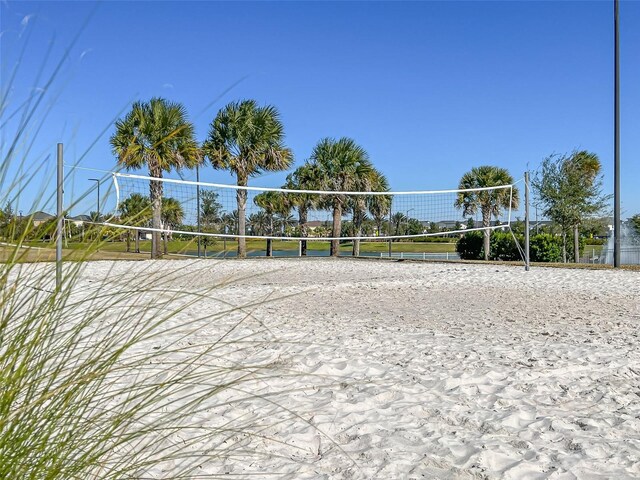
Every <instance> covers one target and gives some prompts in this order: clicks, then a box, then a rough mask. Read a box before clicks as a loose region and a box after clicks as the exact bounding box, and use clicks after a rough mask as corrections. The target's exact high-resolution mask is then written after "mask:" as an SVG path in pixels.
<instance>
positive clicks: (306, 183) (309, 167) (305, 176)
mask: <svg viewBox="0 0 640 480" xmlns="http://www.w3.org/2000/svg"><path fill="white" fill-rule="evenodd" d="M319 185H320V169H319V168H318V166H317V165H316V164H312V163H309V162H305V163H304V165H301V166H300V167H298V168H297V169H296V170H295V171H294V172H293V173H290V174H289V175H288V176H287V181H286V183H285V184H284V188H287V189H291V190H317V189H318V188H319ZM287 197H288V199H289V202H290V203H291V205H292V206H293V207H295V208H297V209H298V224H299V225H300V236H301V237H307V236H309V230H308V225H307V222H308V215H309V210H311V209H313V208H315V207H316V206H317V204H318V195H314V194H309V193H289V194H287ZM300 250H301V254H302V256H306V255H307V241H306V240H302V242H301V249H300Z"/></svg>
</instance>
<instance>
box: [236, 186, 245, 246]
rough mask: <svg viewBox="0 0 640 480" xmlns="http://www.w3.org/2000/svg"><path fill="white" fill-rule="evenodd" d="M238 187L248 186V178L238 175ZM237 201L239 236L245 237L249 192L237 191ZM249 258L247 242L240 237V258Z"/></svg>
mask: <svg viewBox="0 0 640 480" xmlns="http://www.w3.org/2000/svg"><path fill="white" fill-rule="evenodd" d="M238 185H239V186H242V187H246V186H247V178H246V177H245V176H242V175H240V174H238ZM236 200H237V201H238V235H244V234H245V231H246V218H245V213H246V208H247V191H246V190H243V189H240V188H239V189H238V190H236ZM246 257H247V242H246V239H245V238H244V237H238V258H246Z"/></svg>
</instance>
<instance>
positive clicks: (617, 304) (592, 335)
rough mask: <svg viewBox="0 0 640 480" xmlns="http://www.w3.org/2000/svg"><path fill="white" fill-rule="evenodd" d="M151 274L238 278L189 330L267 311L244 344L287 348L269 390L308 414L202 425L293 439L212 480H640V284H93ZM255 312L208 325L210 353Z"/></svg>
mask: <svg viewBox="0 0 640 480" xmlns="http://www.w3.org/2000/svg"><path fill="white" fill-rule="evenodd" d="M147 269H148V270H151V271H167V272H169V271H174V272H175V271H176V270H178V271H179V275H176V276H175V277H171V276H166V275H165V276H164V278H165V279H167V278H169V279H170V280H169V282H170V284H171V285H172V286H173V287H175V288H179V289H189V288H191V289H193V288H196V287H198V286H203V285H214V284H216V283H218V282H220V281H221V280H222V279H228V278H230V277H234V278H235V280H234V281H233V282H231V283H229V284H228V285H226V286H222V287H219V288H217V289H215V290H214V295H211V296H210V297H209V298H208V299H203V300H202V301H199V302H198V303H197V304H195V305H193V306H191V307H189V308H188V309H187V310H185V311H184V312H183V313H181V314H180V315H179V316H178V317H176V319H175V322H178V323H179V322H180V319H186V318H192V317H194V316H201V315H206V314H209V313H215V312H217V311H220V310H221V309H223V308H225V305H224V303H223V302H229V303H231V304H233V305H237V306H246V305H248V304H251V303H255V302H256V301H258V302H262V303H259V304H258V305H257V306H252V307H250V308H248V310H250V311H251V313H252V316H251V318H248V319H247V320H246V321H245V322H244V324H243V325H242V326H241V328H239V329H238V330H237V331H236V332H235V333H234V335H241V334H251V333H252V332H258V333H255V334H256V335H259V336H261V338H265V339H267V340H269V339H277V341H276V342H272V343H271V344H270V345H269V346H268V347H266V348H264V347H262V349H261V350H260V351H257V350H256V351H254V352H253V355H254V356H256V357H260V358H261V359H262V360H265V359H271V360H275V361H276V362H277V366H276V367H274V368H275V369H276V370H275V373H277V376H275V377H274V378H272V379H271V380H269V381H268V382H267V383H260V384H259V385H258V386H256V387H255V388H256V389H258V390H257V392H259V393H261V394H265V393H268V392H274V397H273V399H274V401H276V402H278V403H280V404H284V406H286V407H287V408H288V409H291V410H292V411H293V412H295V414H296V415H297V416H294V415H292V414H291V413H290V412H287V411H286V410H283V409H281V408H279V407H277V406H274V405H272V404H269V403H267V402H261V401H253V402H252V401H245V402H239V403H236V404H234V406H233V408H229V407H227V408H226V409H221V408H212V409H211V410H210V411H208V412H207V413H206V414H203V415H201V416H202V421H203V422H212V421H214V419H215V418H220V417H221V416H222V417H224V418H233V417H234V416H240V415H242V414H249V415H253V417H250V418H255V419H256V420H255V423H256V425H258V424H259V425H260V426H263V427H264V428H265V429H264V430H263V433H264V434H265V435H266V436H268V437H269V438H271V439H272V440H277V441H281V442H285V443H277V442H274V441H269V440H260V439H253V440H250V439H247V440H246V445H247V446H248V447H249V449H255V450H256V451H262V452H267V454H268V455H266V456H259V457H256V458H251V456H250V455H249V454H247V455H245V456H242V455H238V457H237V458H235V457H234V458H229V459H228V460H227V461H225V462H221V461H220V460H215V461H211V462H210V464H207V465H206V466H205V469H204V470H206V472H203V473H207V472H208V473H217V472H228V473H231V474H233V475H235V478H245V477H248V476H249V474H250V473H258V474H259V475H258V478H272V477H271V476H270V474H273V478H276V477H277V478H291V479H300V478H314V479H315V478H337V479H342V478H379V479H405V478H407V479H414V478H415V479H417V478H442V479H454V478H488V479H493V478H505V479H546V478H549V479H575V478H579V479H600V478H602V479H604V478H607V479H627V478H629V479H630V478H640V338H639V329H638V327H640V273H638V272H627V271H611V270H608V271H603V270H600V271H590V270H570V269H552V268H534V269H533V270H532V271H530V272H524V270H523V268H521V267H507V266H505V267H502V266H485V265H464V264H434V263H409V262H385V261H358V260H349V259H339V260H330V259H305V260H295V259H280V260H278V259H274V260H265V259H254V260H246V261H225V262H217V261H206V262H156V263H153V264H152V263H151V262H142V263H136V262H119V263H113V262H96V263H90V264H88V265H87V267H86V271H85V272H84V274H83V281H82V282H83V283H84V284H85V285H90V283H89V281H90V280H91V281H93V282H92V283H93V284H101V282H102V281H103V280H104V278H105V277H107V278H108V282H109V283H110V284H111V285H113V288H114V289H117V288H121V287H125V286H126V285H127V284H128V282H129V281H130V279H131V278H132V277H131V276H133V277H135V276H137V275H148V271H146V270H147ZM143 270H145V271H144V273H142V274H141V273H139V272H142V271H143ZM240 277H241V278H240ZM292 294H293V295H292ZM157 295H158V296H162V293H158V294H157ZM283 297H284V298H283ZM149 298H150V301H152V296H151V295H150V297H149ZM265 298H268V300H267V301H266V302H263V300H264V299H265ZM245 311H246V310H245ZM243 315H244V313H243V312H242V311H238V312H234V313H230V314H227V315H225V318H224V320H222V321H218V322H216V323H214V324H207V325H206V327H205V328H204V329H203V330H202V331H201V332H200V334H199V336H200V339H201V340H202V339H205V340H207V339H209V338H210V339H211V341H214V340H215V339H216V338H218V337H219V335H220V332H222V331H225V329H227V328H228V326H229V325H231V324H232V323H233V322H234V321H236V320H237V319H239V318H241V317H242V316H243ZM261 322H262V325H261ZM263 327H266V328H267V329H268V332H265V331H264V328H263ZM271 335H272V337H271ZM288 342H292V343H288ZM237 360H239V361H242V357H241V356H239V357H238V358H237ZM291 369H293V370H294V371H296V372H298V375H294V376H291V375H287V374H286V372H287V371H290V370H291ZM278 392H285V393H280V394H278ZM243 418H245V419H246V418H247V417H243ZM325 435H326V436H328V437H330V439H329V438H327V437H326V436H325ZM155 474H156V475H157V476H170V474H169V475H167V473H166V472H165V473H162V472H155Z"/></svg>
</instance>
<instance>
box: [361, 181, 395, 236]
mask: <svg viewBox="0 0 640 480" xmlns="http://www.w3.org/2000/svg"><path fill="white" fill-rule="evenodd" d="M385 181H386V179H385ZM381 190H389V187H388V185H387V186H386V188H382V189H381ZM367 208H368V209H369V213H370V214H371V217H372V218H373V221H374V223H375V224H376V230H377V235H378V236H380V235H381V234H382V224H383V223H384V221H385V220H386V218H387V215H389V210H390V209H391V197H390V196H389V195H372V196H371V197H369V199H368V201H367ZM389 235H391V232H389Z"/></svg>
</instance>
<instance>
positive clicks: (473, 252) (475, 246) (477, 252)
mask: <svg viewBox="0 0 640 480" xmlns="http://www.w3.org/2000/svg"><path fill="white" fill-rule="evenodd" d="M482 242H483V233H482V232H477V231H474V232H469V233H465V234H464V235H463V236H462V237H460V239H458V241H457V242H456V252H458V254H459V255H460V258H462V259H463V260H481V259H482V257H483V248H482Z"/></svg>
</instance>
